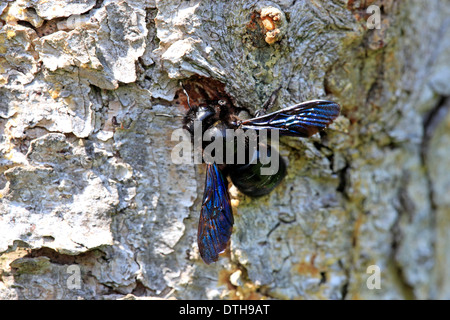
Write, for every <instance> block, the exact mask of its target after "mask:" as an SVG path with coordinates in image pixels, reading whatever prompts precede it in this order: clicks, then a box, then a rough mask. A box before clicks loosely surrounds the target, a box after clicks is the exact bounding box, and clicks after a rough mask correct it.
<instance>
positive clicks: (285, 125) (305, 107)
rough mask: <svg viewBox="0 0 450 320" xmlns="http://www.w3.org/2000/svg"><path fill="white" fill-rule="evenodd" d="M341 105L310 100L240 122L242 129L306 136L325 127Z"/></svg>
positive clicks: (336, 114) (332, 119)
mask: <svg viewBox="0 0 450 320" xmlns="http://www.w3.org/2000/svg"><path fill="white" fill-rule="evenodd" d="M340 111H341V107H340V106H339V105H338V104H337V103H335V102H332V101H326V100H311V101H306V102H302V103H299V104H296V105H294V106H292V107H288V108H284V109H281V110H278V111H275V112H272V113H269V114H266V115H263V116H260V117H256V118H252V119H248V120H244V121H242V122H241V128H242V129H253V130H262V129H267V130H269V129H272V130H273V129H276V130H279V132H280V134H281V135H285V136H297V137H303V138H308V137H310V136H312V135H313V134H315V133H317V132H319V131H320V130H322V129H325V128H326V127H327V126H328V125H329V124H330V123H332V122H333V121H334V119H336V118H337V117H338V116H339V113H340Z"/></svg>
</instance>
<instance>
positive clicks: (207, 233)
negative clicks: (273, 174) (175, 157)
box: [197, 164, 234, 264]
mask: <svg viewBox="0 0 450 320" xmlns="http://www.w3.org/2000/svg"><path fill="white" fill-rule="evenodd" d="M233 223H234V220H233V211H232V209H231V203H230V196H229V195H228V190H227V185H226V183H225V180H224V177H223V175H222V173H221V172H220V171H219V169H218V168H217V165H216V164H208V165H207V170H206V185H205V193H204V195H203V202H202V209H201V212H200V220H199V223H198V236H197V242H198V248H199V250H200V255H201V257H202V259H203V261H204V262H205V263H206V264H210V263H211V262H214V261H217V259H218V258H219V253H221V252H223V251H224V250H225V248H226V246H227V243H228V240H229V239H230V236H231V232H232V230H233Z"/></svg>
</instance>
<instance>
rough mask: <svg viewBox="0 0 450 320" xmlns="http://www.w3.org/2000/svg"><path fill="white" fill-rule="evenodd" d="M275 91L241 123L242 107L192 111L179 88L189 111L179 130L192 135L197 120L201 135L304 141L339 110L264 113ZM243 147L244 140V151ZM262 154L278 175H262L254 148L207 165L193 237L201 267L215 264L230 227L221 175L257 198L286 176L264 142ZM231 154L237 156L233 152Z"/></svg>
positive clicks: (314, 107) (306, 107) (329, 105)
mask: <svg viewBox="0 0 450 320" xmlns="http://www.w3.org/2000/svg"><path fill="white" fill-rule="evenodd" d="M183 90H184V88H183ZM278 91H279V89H278V90H277V91H275V92H274V94H272V96H271V97H270V98H269V99H268V100H267V102H266V103H265V104H264V105H263V106H262V108H261V109H260V110H259V111H258V112H257V114H256V117H253V118H250V119H243V118H241V116H240V114H242V113H243V112H244V109H241V108H237V107H235V106H234V105H233V104H232V102H231V101H229V100H228V99H227V98H224V99H220V100H215V101H210V100H208V101H206V103H204V104H201V105H199V106H195V107H191V105H190V103H189V96H188V94H187V92H186V90H184V93H185V94H186V96H187V99H188V100H187V102H188V105H189V108H190V110H189V111H188V112H187V114H186V116H185V118H184V128H185V129H187V130H188V131H189V133H190V134H191V136H193V135H194V131H195V130H194V126H195V123H196V121H198V122H201V124H202V131H201V133H202V134H204V133H205V132H206V130H212V131H217V132H219V133H220V135H221V136H223V137H225V136H226V134H225V131H226V129H235V130H236V129H242V130H243V131H244V132H245V131H248V130H255V131H256V132H261V131H262V130H277V131H278V132H279V134H281V135H286V136H296V137H302V138H308V137H311V136H312V135H313V134H315V133H317V132H319V131H320V130H323V129H325V128H326V127H327V126H328V125H329V124H330V123H332V122H333V121H334V120H335V119H336V118H337V117H338V115H339V113H340V106H339V105H338V104H337V103H335V102H332V101H326V100H312V101H306V102H302V103H299V104H296V105H293V106H291V107H288V108H284V109H281V110H278V111H275V112H272V113H266V112H267V110H268V109H269V108H270V107H271V106H272V105H273V104H274V102H275V99H276V96H277V94H278ZM209 143H211V142H205V141H203V144H202V147H203V149H205V148H206V147H207V146H208V145H209ZM264 143H265V142H261V141H259V140H258V144H257V145H258V146H262V145H263V144H264ZM248 145H249V143H248V141H246V143H245V146H246V148H247V149H248ZM266 150H267V157H271V159H274V158H275V159H276V160H278V163H279V166H278V171H277V172H275V173H273V174H271V175H262V174H261V169H262V168H265V167H267V164H266V163H263V162H262V161H261V160H262V159H261V156H262V154H261V152H260V151H259V150H256V151H255V152H253V153H251V152H249V150H246V153H247V154H246V161H245V163H236V162H234V163H233V164H216V163H215V162H213V163H207V168H206V183H205V192H204V195H203V201H202V208H201V212H200V220H199V225H198V236H197V242H198V247H199V250H200V255H201V257H202V259H203V261H204V262H205V263H206V264H210V263H211V262H215V261H217V260H218V258H219V254H220V253H222V252H223V251H224V250H225V249H226V246H227V243H228V241H229V239H230V236H231V233H232V229H233V223H234V220H233V212H232V209H231V203H230V196H229V194H228V188H227V183H226V177H227V176H229V177H230V179H231V181H232V182H233V184H234V185H235V186H236V187H237V188H238V189H239V191H241V192H242V193H244V194H246V195H248V196H251V197H259V196H263V195H266V194H268V193H270V192H271V191H272V190H273V189H274V188H275V187H276V186H277V185H278V184H280V182H281V181H282V179H283V178H284V176H285V175H286V164H285V163H284V161H283V159H282V158H281V156H280V155H279V154H278V153H276V154H272V153H273V152H274V150H272V151H271V148H270V145H268V144H266ZM232 152H236V149H233V151H232ZM271 152H272V153H271ZM233 159H235V157H234V158H233Z"/></svg>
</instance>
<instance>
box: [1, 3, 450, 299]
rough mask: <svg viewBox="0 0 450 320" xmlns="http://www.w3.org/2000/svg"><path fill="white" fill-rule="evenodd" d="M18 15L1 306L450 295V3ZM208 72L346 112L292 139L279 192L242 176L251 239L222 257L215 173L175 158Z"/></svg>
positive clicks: (254, 91) (255, 99)
mask: <svg viewBox="0 0 450 320" xmlns="http://www.w3.org/2000/svg"><path fill="white" fill-rule="evenodd" d="M369 5H377V6H378V7H379V8H380V13H381V29H370V28H368V27H367V19H368V18H369V16H370V14H368V13H367V11H366V9H367V7H368V6H369ZM267 12H269V13H270V12H272V13H275V14H276V15H277V19H278V20H276V19H275V20H276V21H272V20H271V19H269V20H267V21H263V20H264V15H265V14H266V13H267ZM0 14H1V15H0V27H1V29H0V299H61V298H63V299H78V298H84V299H119V298H146V297H160V298H177V299H187V298H190V299H222V298H223V299H253V298H255V299H258V298H274V299H374V298H376V299H426V298H439V299H444V298H445V299H450V272H449V268H448V265H449V264H450V236H449V233H448V232H447V230H448V229H449V228H450V174H449V171H450V148H449V147H448V146H449V145H450V112H448V110H449V109H450V99H449V96H450V20H449V17H450V3H449V2H448V1H446V0H430V1H426V2H425V1H421V0H409V1H394V0H379V1H372V0H367V1H362V0H361V1H357V0H347V1H339V0H334V1H325V0H278V1H272V2H270V1H247V0H242V1H238V0H235V1H223V2H222V1H212V0H211V1H209V0H208V1H200V0H192V1H181V0H180V1H173V0H164V1H138V0H126V1H108V0H104V1H102V0H97V1H94V0H80V1H68V0H59V1H53V0H50V1H49V0H45V1H44V0H42V1H41V0H33V1H32V0H15V1H5V0H0ZM261 17H263V19H261ZM265 28H266V29H265ZM195 77H202V78H203V79H205V78H207V79H213V80H215V81H218V82H220V83H222V84H223V85H224V88H225V91H226V92H227V93H228V95H229V96H230V97H232V98H233V100H234V101H235V103H236V104H238V105H240V106H242V107H245V108H248V109H249V110H250V111H255V110H256V109H258V107H259V106H260V105H261V104H262V103H263V102H264V101H265V100H266V99H267V97H268V96H269V95H270V94H271V93H272V92H273V91H274V90H275V89H276V88H278V87H281V90H280V94H279V99H278V107H282V106H289V105H291V104H294V103H297V102H301V101H305V100H309V99H318V98H327V99H329V100H334V101H337V102H338V103H339V104H340V105H341V106H342V113H341V116H340V117H339V118H338V119H337V121H336V122H335V123H334V124H333V125H332V126H331V127H330V128H329V129H328V130H327V131H326V133H324V134H317V135H315V136H314V137H313V138H311V139H308V140H304V139H298V138H282V139H281V143H280V152H281V154H282V155H283V157H284V158H285V160H286V162H287V163H288V176H287V177H286V179H285V180H284V181H283V183H282V184H281V185H280V186H279V187H277V189H275V191H274V192H272V193H271V194H270V195H268V196H265V197H263V198H260V199H251V198H249V197H246V196H244V195H242V194H240V193H239V192H238V191H237V190H236V189H235V188H234V187H233V186H231V185H230V194H231V197H232V203H233V208H234V212H235V215H234V216H235V226H234V232H233V235H232V237H231V242H230V247H229V250H227V251H226V253H225V254H224V255H223V256H222V257H221V258H220V260H219V261H218V262H217V263H215V264H212V265H205V264H204V263H203V262H202V261H201V259H200V256H199V252H198V248H197V244H196V233H197V223H198V217H199V211H200V202H201V199H202V193H203V187H204V176H205V169H204V167H203V166H201V165H194V164H184V165H176V164H173V163H172V161H171V151H172V148H173V147H174V145H175V144H177V143H178V141H171V134H172V132H173V131H174V130H175V129H178V128H180V127H181V126H182V116H183V114H184V113H185V112H186V109H185V108H184V107H182V106H181V105H179V104H176V103H175V102H176V97H177V91H179V90H180V85H179V81H180V80H183V81H189V80H188V79H195ZM371 265H376V266H378V267H379V270H380V272H381V274H380V275H381V283H380V284H381V288H380V289H372V290H371V289H369V287H368V286H367V280H368V278H369V277H370V276H371V274H370V273H367V270H368V267H369V266H371ZM77 270H78V271H79V272H78V273H77ZM78 276H79V280H80V281H79V282H77V281H76V280H77V279H76V278H75V277H78Z"/></svg>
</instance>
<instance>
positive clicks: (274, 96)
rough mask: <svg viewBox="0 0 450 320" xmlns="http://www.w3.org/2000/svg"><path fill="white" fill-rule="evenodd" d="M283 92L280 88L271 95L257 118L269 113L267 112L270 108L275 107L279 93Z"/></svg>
mask: <svg viewBox="0 0 450 320" xmlns="http://www.w3.org/2000/svg"><path fill="white" fill-rule="evenodd" d="M280 90H281V86H279V87H278V88H277V89H276V90H275V91H274V92H273V93H272V94H271V95H270V97H269V98H268V99H267V100H266V102H264V104H263V105H262V107H261V109H260V110H258V111H257V114H256V116H257V117H259V116H262V115H265V114H266V113H267V110H269V109H270V108H272V107H273V105H274V104H275V101H276V100H277V98H278V92H279V91H280Z"/></svg>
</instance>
